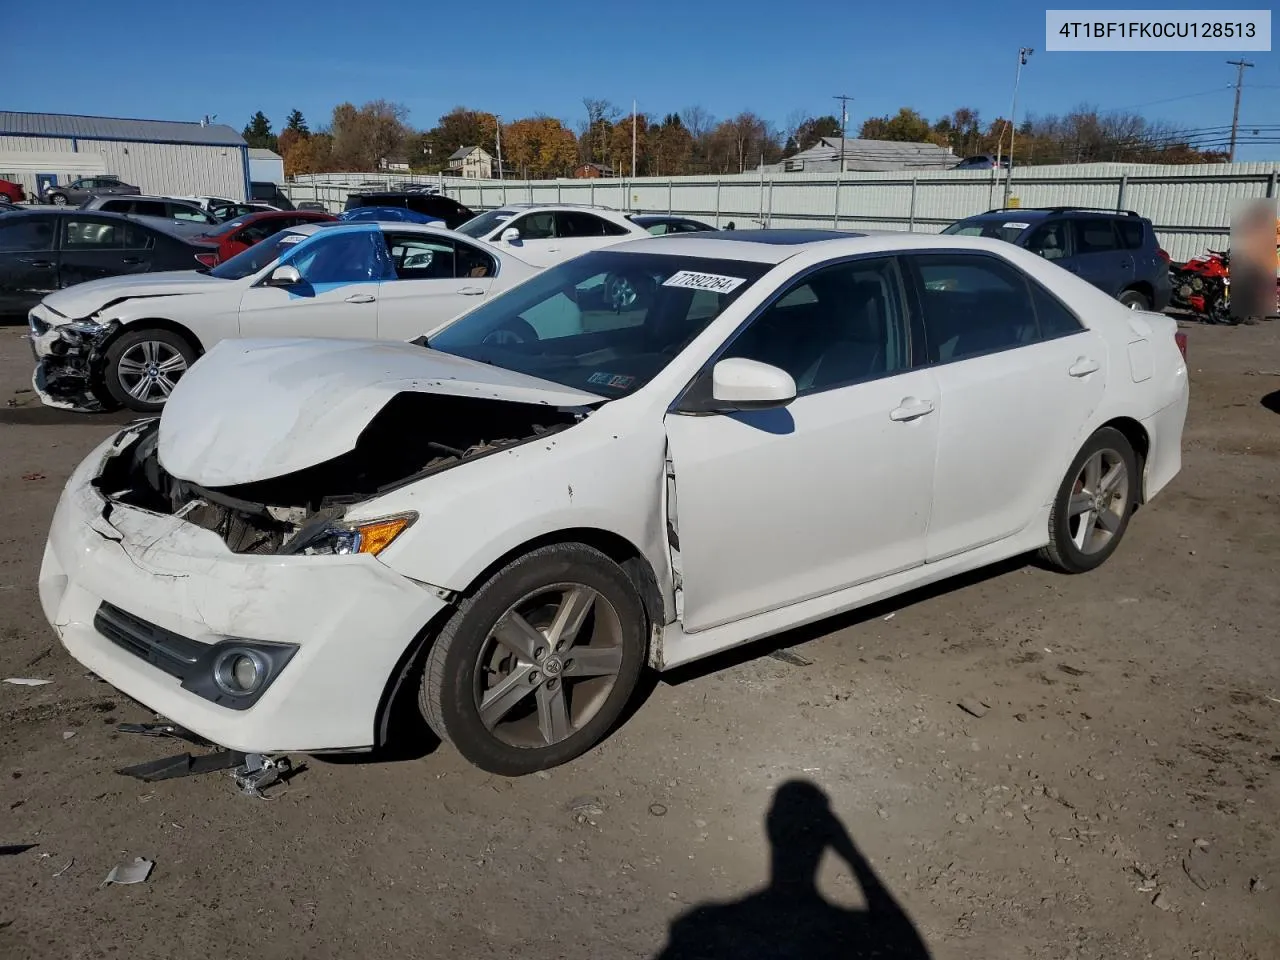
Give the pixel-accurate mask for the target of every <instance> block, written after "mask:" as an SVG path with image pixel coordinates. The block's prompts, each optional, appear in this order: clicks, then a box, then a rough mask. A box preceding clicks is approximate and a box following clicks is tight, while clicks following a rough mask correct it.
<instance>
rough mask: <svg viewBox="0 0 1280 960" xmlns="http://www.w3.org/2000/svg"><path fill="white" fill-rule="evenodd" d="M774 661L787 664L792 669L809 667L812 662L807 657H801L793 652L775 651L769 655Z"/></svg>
mask: <svg viewBox="0 0 1280 960" xmlns="http://www.w3.org/2000/svg"><path fill="white" fill-rule="evenodd" d="M769 656H771V657H773V659H775V660H781V661H782V662H783V663H789V664H791V665H792V666H793V667H810V666H813V661H812V660H810V659H809V658H808V657H802V656H800V654H798V653H796V652H795V651H794V650H775V651H773V653H771V654H769Z"/></svg>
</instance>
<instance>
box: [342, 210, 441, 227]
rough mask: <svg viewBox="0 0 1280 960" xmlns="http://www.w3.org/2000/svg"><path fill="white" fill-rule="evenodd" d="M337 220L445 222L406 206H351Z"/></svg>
mask: <svg viewBox="0 0 1280 960" xmlns="http://www.w3.org/2000/svg"><path fill="white" fill-rule="evenodd" d="M338 219H339V220H363V221H369V220H379V221H382V222H383V223H386V222H387V221H397V222H400V223H437V224H439V225H440V226H442V227H443V226H444V225H445V223H444V221H443V220H441V219H440V218H439V217H429V216H427V215H426V214H425V213H418V211H416V210H410V209H408V208H407V207H353V208H352V209H350V210H346V211H343V212H342V213H341V214H339V215H338Z"/></svg>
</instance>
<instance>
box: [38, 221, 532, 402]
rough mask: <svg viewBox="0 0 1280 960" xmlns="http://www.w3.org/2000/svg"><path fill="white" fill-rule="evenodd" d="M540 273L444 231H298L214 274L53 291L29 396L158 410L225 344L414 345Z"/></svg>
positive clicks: (44, 307)
mask: <svg viewBox="0 0 1280 960" xmlns="http://www.w3.org/2000/svg"><path fill="white" fill-rule="evenodd" d="M537 272H538V268H536V267H534V266H532V265H530V264H529V263H526V262H525V261H523V260H521V259H520V258H519V257H517V256H515V255H513V254H510V253H507V252H505V251H502V250H495V249H493V248H492V247H489V246H488V245H486V244H482V243H476V242H474V241H472V240H471V239H470V238H469V237H464V236H461V235H459V234H456V233H453V232H452V231H449V230H444V229H441V228H438V227H427V226H422V225H419V224H412V223H357V224H303V225H300V226H297V227H293V228H291V229H289V230H286V231H282V232H280V233H277V234H275V235H274V236H272V237H270V238H269V239H267V240H265V241H263V242H262V243H259V244H257V245H255V246H252V247H250V248H249V249H248V250H245V251H243V252H241V253H240V254H238V255H236V256H234V257H232V258H231V259H229V260H227V261H226V262H224V263H221V264H219V265H218V266H216V267H214V268H213V269H212V270H209V271H208V272H200V271H195V270H181V271H171V272H164V273H147V274H129V275H127V276H121V277H108V278H105V279H102V280H93V281H90V282H88V283H81V284H77V285H75V286H72V287H68V288H66V289H65V290H59V291H57V292H55V293H52V294H50V295H49V296H47V297H45V299H44V301H43V302H41V303H40V304H39V305H37V306H36V307H35V308H34V309H33V310H32V311H31V314H30V317H29V322H30V328H31V334H30V335H31V342H32V346H33V347H34V349H35V354H36V370H35V374H34V376H33V378H32V380H33V386H34V387H35V389H36V391H37V392H38V393H39V395H40V398H41V400H42V401H43V402H44V403H45V404H47V405H49V406H56V407H63V408H67V409H73V410H97V409H101V408H102V407H104V406H107V407H112V406H115V407H120V406H123V407H128V408H130V409H132V410H138V411H142V412H154V411H157V410H159V409H161V408H162V407H163V406H164V404H165V402H166V400H167V399H168V397H169V394H170V393H171V392H172V391H173V388H174V386H175V385H176V384H177V382H178V381H179V380H180V379H181V378H182V377H183V376H185V375H186V372H187V370H188V369H189V368H190V367H191V365H192V364H193V363H195V362H196V360H197V359H198V358H200V357H201V356H203V354H204V353H206V352H207V351H208V350H209V349H210V348H211V347H213V346H214V344H216V343H218V342H219V341H221V340H223V339H225V338H227V337H285V336H290V337H301V336H314V337H352V338H379V339H388V340H408V339H410V338H412V337H416V336H418V335H420V334H422V333H423V332H424V331H426V330H429V329H431V328H432V327H436V326H439V324H440V323H442V322H443V321H445V320H449V319H451V318H453V317H455V316H457V315H458V314H460V313H463V312H465V311H466V310H467V309H469V308H470V307H471V306H473V305H474V304H475V303H476V302H478V301H483V300H484V299H485V298H487V297H489V296H491V295H493V294H495V293H498V292H500V291H502V290H506V289H508V288H510V287H512V286H514V285H515V284H518V283H520V282H521V281H523V280H527V279H528V278H529V277H531V276H533V275H534V274H535V273H537Z"/></svg>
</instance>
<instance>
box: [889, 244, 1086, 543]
mask: <svg viewBox="0 0 1280 960" xmlns="http://www.w3.org/2000/svg"><path fill="white" fill-rule="evenodd" d="M903 260H904V262H905V263H906V264H907V266H908V272H909V273H910V275H911V276H912V277H913V284H914V286H915V288H916V296H917V299H918V301H919V302H920V304H921V314H922V316H923V320H924V328H925V340H926V344H927V350H928V359H929V362H930V366H931V369H932V371H933V373H934V375H935V377H936V378H937V382H938V388H939V391H940V394H941V399H940V402H939V407H938V413H939V415H940V416H939V422H938V452H937V472H936V474H935V480H934V490H933V498H932V508H931V509H932V513H931V517H930V520H929V535H928V542H927V556H926V559H927V561H928V562H933V561H937V560H942V559H944V558H946V557H949V556H953V555H955V554H959V553H964V552H965V551H968V550H973V549H976V548H978V547H980V546H983V545H984V544H987V543H993V542H995V541H997V540H1002V539H1004V538H1005V537H1009V536H1012V535H1013V534H1015V533H1017V532H1019V531H1020V530H1022V529H1024V528H1025V527H1026V525H1027V524H1028V523H1030V522H1031V521H1033V520H1034V519H1035V518H1036V517H1037V516H1039V515H1040V511H1042V510H1043V509H1044V507H1045V505H1046V504H1047V503H1049V501H1050V500H1051V499H1052V497H1053V495H1054V493H1056V491H1057V488H1058V484H1059V483H1060V482H1061V480H1062V474H1063V472H1064V471H1065V470H1066V467H1067V463H1068V461H1069V460H1070V458H1071V457H1072V456H1074V455H1075V452H1076V449H1077V448H1078V447H1079V445H1080V443H1081V442H1082V440H1083V437H1082V433H1083V431H1084V430H1085V429H1086V427H1087V426H1088V423H1089V419H1090V417H1091V416H1092V414H1093V411H1094V410H1096V409H1097V407H1098V404H1099V403H1100V402H1101V400H1102V395H1103V391H1104V389H1105V387H1106V378H1107V361H1108V352H1107V347H1106V343H1105V342H1104V341H1103V339H1102V337H1101V336H1100V335H1099V334H1097V333H1096V332H1094V331H1092V330H1089V329H1087V328H1086V327H1085V326H1084V325H1083V324H1082V323H1081V322H1080V321H1079V320H1078V319H1077V318H1076V317H1075V316H1074V315H1073V314H1072V313H1071V312H1070V311H1069V310H1068V309H1067V308H1066V307H1065V306H1064V305H1063V304H1062V303H1061V302H1060V301H1059V300H1058V299H1057V298H1056V297H1054V296H1053V295H1052V294H1050V293H1049V292H1048V291H1047V290H1046V289H1045V288H1044V287H1042V286H1040V284H1038V283H1036V282H1035V281H1034V279H1032V278H1029V277H1028V276H1027V275H1025V274H1024V273H1023V272H1022V271H1021V270H1019V269H1018V268H1017V267H1015V266H1013V264H1011V263H1009V262H1008V261H1007V260H1005V259H1003V258H1001V257H997V256H995V255H994V254H977V253H955V252H939V253H928V254H926V253H919V254H910V255H907V256H904V258H903Z"/></svg>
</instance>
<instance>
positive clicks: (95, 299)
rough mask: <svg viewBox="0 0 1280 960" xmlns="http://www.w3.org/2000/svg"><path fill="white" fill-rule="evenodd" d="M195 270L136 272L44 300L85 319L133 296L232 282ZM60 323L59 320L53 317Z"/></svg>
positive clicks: (71, 317) (199, 289)
mask: <svg viewBox="0 0 1280 960" xmlns="http://www.w3.org/2000/svg"><path fill="white" fill-rule="evenodd" d="M232 282H234V281H231V280H220V279H218V278H217V277H211V276H209V275H208V274H207V273H197V272H196V271H195V270H166V271H164V272H162V273H132V274H125V275H123V276H119V277H104V278H102V279H101V280H90V281H88V282H87V283H77V284H75V285H74V286H71V287H67V289H65V290H57V291H55V292H53V293H51V294H49V295H48V296H47V297H45V298H44V305H45V306H46V307H48V308H49V309H51V310H56V311H57V312H58V313H60V314H62V316H64V317H66V318H67V319H68V320H83V319H85V318H86V317H88V316H90V315H92V314H94V313H96V312H97V311H98V310H101V309H102V307H103V306H104V305H106V304H108V303H112V302H115V301H118V300H127V299H129V298H131V297H170V296H175V295H177V294H182V293H204V292H205V291H206V290H210V289H213V288H215V287H221V286H224V285H225V284H228V283H232ZM50 320H51V321H54V322H56V320H57V318H56V317H50Z"/></svg>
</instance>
